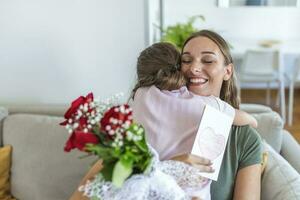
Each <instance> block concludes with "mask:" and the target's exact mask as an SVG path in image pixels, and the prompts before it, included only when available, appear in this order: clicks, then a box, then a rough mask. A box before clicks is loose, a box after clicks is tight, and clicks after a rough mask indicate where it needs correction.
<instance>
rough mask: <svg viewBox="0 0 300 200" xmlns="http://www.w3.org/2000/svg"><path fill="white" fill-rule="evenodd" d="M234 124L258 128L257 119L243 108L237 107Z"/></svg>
mask: <svg viewBox="0 0 300 200" xmlns="http://www.w3.org/2000/svg"><path fill="white" fill-rule="evenodd" d="M233 124H234V125H236V126H244V125H250V126H252V127H253V128H257V121H256V119H255V118H254V117H253V116H251V115H250V114H248V113H246V112H244V111H242V110H237V109H235V116H234V119H233Z"/></svg>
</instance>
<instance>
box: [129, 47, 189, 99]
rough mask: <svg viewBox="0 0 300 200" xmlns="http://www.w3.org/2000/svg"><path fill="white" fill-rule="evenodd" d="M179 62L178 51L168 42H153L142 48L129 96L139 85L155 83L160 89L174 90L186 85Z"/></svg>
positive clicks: (146, 85) (147, 85) (144, 85)
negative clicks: (133, 85)
mask: <svg viewBox="0 0 300 200" xmlns="http://www.w3.org/2000/svg"><path fill="white" fill-rule="evenodd" d="M179 64H180V52H179V51H178V50H177V49H176V48H175V47H174V46H173V45H172V44H170V43H166V42H159V43H155V44H153V45H151V46H150V47H148V48H146V49H145V50H143V51H142V52H141V54H140V56H139V57H138V61H137V83H136V85H135V87H134V89H133V90H132V94H131V98H134V94H135V92H136V91H137V89H138V88H140V87H149V86H151V85H155V86H156V87H158V88H159V89H161V90H175V89H179V88H180V87H181V86H184V85H186V80H185V77H184V75H183V74H182V73H181V72H180V71H179Z"/></svg>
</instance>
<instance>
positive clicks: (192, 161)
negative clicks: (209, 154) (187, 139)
mask: <svg viewBox="0 0 300 200" xmlns="http://www.w3.org/2000/svg"><path fill="white" fill-rule="evenodd" d="M171 160H177V161H181V162H184V163H187V164H189V165H191V166H193V167H196V168H198V169H199V170H200V171H201V172H207V173H212V172H214V171H215V170H214V169H213V168H212V167H211V165H212V162H211V161H210V160H209V159H207V158H203V157H200V156H196V155H192V154H182V155H179V156H175V157H173V158H171Z"/></svg>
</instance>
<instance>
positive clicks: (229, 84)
mask: <svg viewBox="0 0 300 200" xmlns="http://www.w3.org/2000/svg"><path fill="white" fill-rule="evenodd" d="M196 37H206V38H208V39H210V40H212V41H213V42H214V43H216V44H217V45H218V47H219V49H220V51H221V52H222V54H223V56H224V60H225V62H224V65H225V66H227V65H229V64H233V60H232V57H231V54H230V49H229V46H228V44H227V42H226V41H225V40H224V38H222V36H220V35H219V34H217V33H216V32H214V31H210V30H201V31H199V32H196V33H193V34H192V35H191V36H190V37H189V38H187V39H186V41H185V42H184V44H183V48H182V51H183V49H184V47H185V45H186V44H187V43H188V42H189V41H190V40H191V39H193V38H196ZM220 99H222V100H223V101H226V102H227V103H229V104H230V105H232V106H233V107H234V108H236V109H238V108H239V105H240V98H239V94H238V88H237V80H236V75H235V71H234V68H233V71H232V76H231V78H230V79H229V80H227V81H225V80H224V81H223V83H222V87H221V92H220Z"/></svg>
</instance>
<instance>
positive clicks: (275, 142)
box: [253, 111, 283, 152]
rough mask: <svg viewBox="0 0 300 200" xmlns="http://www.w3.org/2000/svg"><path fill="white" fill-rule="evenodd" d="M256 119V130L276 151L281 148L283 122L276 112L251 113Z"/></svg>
mask: <svg viewBox="0 0 300 200" xmlns="http://www.w3.org/2000/svg"><path fill="white" fill-rule="evenodd" d="M253 116H254V117H255V118H256V120H257V132H258V133H259V134H260V135H261V136H262V138H263V139H265V140H266V141H267V143H268V144H270V145H271V146H272V147H273V148H274V149H275V150H276V151H277V152H279V151H280V149H281V144H282V130H283V122H282V120H281V117H280V116H279V114H278V113H276V112H274V111H270V112H265V113H259V114H253Z"/></svg>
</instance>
